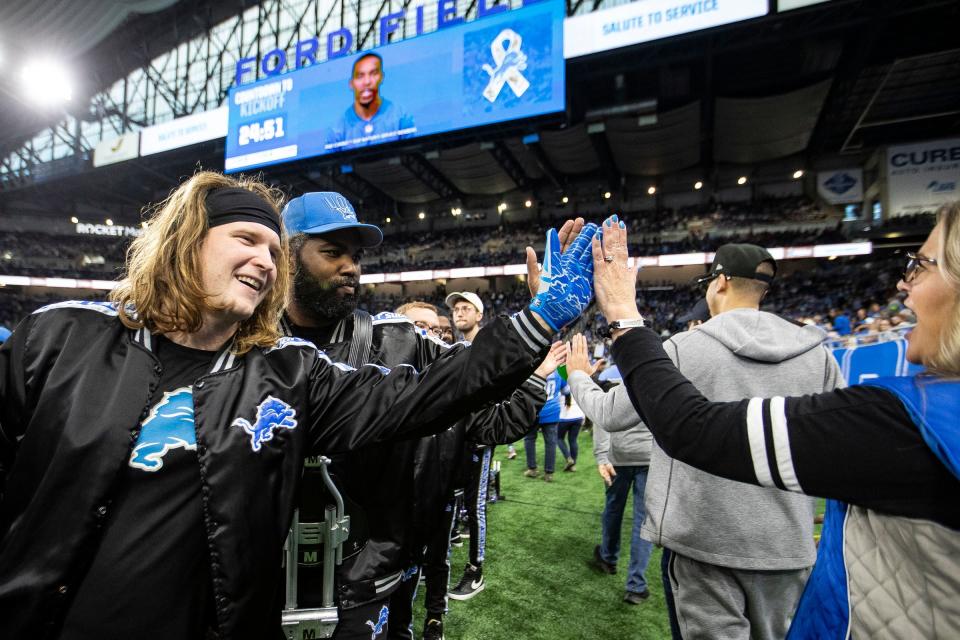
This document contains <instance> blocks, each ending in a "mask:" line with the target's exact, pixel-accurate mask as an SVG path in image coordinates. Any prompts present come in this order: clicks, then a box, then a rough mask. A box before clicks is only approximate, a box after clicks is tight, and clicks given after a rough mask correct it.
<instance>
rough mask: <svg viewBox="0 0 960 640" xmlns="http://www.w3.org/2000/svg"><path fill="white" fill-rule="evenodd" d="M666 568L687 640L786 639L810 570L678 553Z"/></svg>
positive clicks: (672, 556) (684, 636)
mask: <svg viewBox="0 0 960 640" xmlns="http://www.w3.org/2000/svg"><path fill="white" fill-rule="evenodd" d="M667 572H668V575H669V578H670V586H671V588H672V590H673V601H674V606H675V608H676V616H677V623H678V624H679V626H680V633H681V635H682V637H683V638H684V640H691V639H695V638H710V639H711V640H782V639H783V638H784V637H785V636H786V635H787V630H788V629H789V628H790V621H791V619H792V618H793V612H794V610H795V609H796V608H797V602H799V601H800V594H801V593H803V587H804V585H805V584H806V582H807V577H808V576H809V575H810V569H809V568H807V569H797V570H793V571H749V570H746V569H730V568H727V567H719V566H717V565H713V564H706V563H704V562H699V561H698V560H693V559H691V558H688V557H686V556H682V555H680V554H678V553H673V552H671V554H670V563H669V565H668V567H667Z"/></svg>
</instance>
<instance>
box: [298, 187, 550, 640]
mask: <svg viewBox="0 0 960 640" xmlns="http://www.w3.org/2000/svg"><path fill="white" fill-rule="evenodd" d="M283 216H284V224H285V226H286V228H287V230H288V233H289V234H290V236H291V237H290V249H291V251H290V253H291V260H292V264H291V269H292V272H293V277H292V291H291V294H292V295H291V302H290V304H289V307H288V310H287V314H286V316H285V318H284V327H283V329H284V332H285V333H287V334H288V335H292V336H296V337H299V338H306V339H309V340H311V341H312V342H314V343H315V344H316V345H318V346H320V347H321V348H322V349H323V350H324V351H325V352H326V353H328V354H329V355H330V356H331V357H338V358H341V359H343V360H344V361H348V360H349V363H350V364H351V365H353V366H359V365H360V364H363V363H374V364H379V365H383V366H386V367H391V368H392V367H396V366H398V365H411V366H413V367H414V368H416V369H418V370H420V369H422V368H424V367H426V366H427V365H428V364H429V363H430V362H432V361H434V360H435V359H437V358H438V357H440V355H441V354H443V353H445V352H447V351H449V350H450V349H451V348H452V349H463V348H465V345H463V344H460V345H459V346H456V345H455V346H453V347H450V346H449V345H447V344H445V343H443V342H442V341H441V340H439V339H438V338H437V337H436V336H434V335H432V334H431V333H429V332H427V331H423V330H420V329H418V328H417V327H416V326H415V325H414V324H413V323H412V322H411V321H410V320H409V319H408V318H406V317H405V316H400V315H396V314H393V313H381V314H378V315H375V316H372V317H371V316H370V315H368V314H366V313H364V312H362V311H359V310H357V309H356V306H357V298H358V290H359V279H360V271H361V267H360V260H361V258H362V257H363V250H364V249H367V248H371V247H375V246H377V245H379V244H380V242H381V241H382V239H383V234H382V232H381V231H380V229H379V228H377V227H376V226H373V225H367V224H363V223H361V222H359V221H358V220H357V216H356V213H355V212H354V210H353V207H352V206H351V205H350V202H349V201H348V200H347V199H346V198H344V197H343V196H342V195H340V194H338V193H330V192H317V193H307V194H305V195H303V196H300V197H299V198H294V199H293V200H291V201H290V203H289V204H288V205H287V207H286V209H285V210H284V212H283ZM544 385H545V382H544V380H543V378H542V376H537V375H536V374H535V375H533V376H531V378H530V379H529V380H528V381H527V382H525V383H524V384H523V385H521V387H520V388H518V389H517V390H516V391H515V392H514V393H513V395H512V396H510V401H509V402H504V403H501V404H500V405H497V409H496V410H494V411H493V413H496V415H495V416H491V417H490V419H478V420H475V421H474V423H472V425H471V427H470V428H466V429H464V430H462V431H463V432H464V433H462V434H461V435H460V436H459V438H460V439H459V441H458V443H455V444H452V445H449V446H448V445H447V443H446V438H444V440H443V442H441V441H439V440H435V439H433V438H426V439H424V440H410V441H406V442H401V443H394V444H392V445H391V446H389V447H365V448H363V449H360V450H358V451H355V452H351V453H349V454H344V455H340V456H333V457H332V460H333V463H332V465H331V467H330V471H331V474H332V475H333V477H334V479H335V482H336V484H337V486H338V488H339V489H340V490H341V492H342V493H343V494H344V499H345V502H346V507H347V513H348V514H349V515H350V518H351V522H350V537H349V539H348V540H347V541H346V542H345V543H344V549H343V556H344V561H343V564H341V565H340V566H338V567H337V569H336V571H337V583H338V584H337V599H338V607H339V624H338V626H337V629H336V631H335V633H334V637H335V638H340V639H344V638H364V639H366V638H370V637H371V628H375V629H379V630H382V631H383V632H384V634H383V636H380V635H377V637H387V638H396V639H400V638H412V635H411V633H412V632H411V629H410V626H411V624H410V623H411V620H410V615H411V613H412V611H411V609H410V593H411V591H410V590H409V589H406V588H402V587H409V586H410V585H411V584H413V581H414V580H416V579H417V569H418V566H417V565H419V563H420V561H421V559H422V558H421V554H420V553H419V552H418V549H417V547H418V546H420V547H421V548H422V541H423V539H424V536H425V532H424V531H420V530H419V529H421V528H422V527H423V526H424V524H423V522H424V520H423V519H421V518H418V517H417V514H423V513H426V514H429V516H430V517H427V518H426V521H431V520H432V516H433V515H435V513H434V512H436V511H437V509H433V508H431V505H428V504H427V503H428V502H433V501H434V497H435V496H432V495H426V493H425V492H423V491H415V490H414V486H418V487H423V486H428V485H431V483H429V482H425V480H424V474H433V475H436V476H437V480H438V481H439V479H440V474H441V472H442V468H443V464H444V463H443V462H442V460H443V455H444V454H443V452H444V451H447V449H450V448H454V449H457V450H459V447H462V439H463V437H470V438H471V439H475V440H479V441H483V440H484V439H486V440H489V441H491V442H492V441H499V440H498V439H503V438H508V439H510V440H515V439H517V438H518V437H520V435H522V434H516V433H507V434H504V433H503V430H504V427H503V425H505V424H529V423H530V422H532V417H533V416H535V415H536V412H537V410H538V408H539V405H540V404H542V402H543V389H544ZM528 414H529V415H528ZM476 415H480V414H476ZM448 434H453V432H452V431H448V432H446V434H445V436H446V435H448ZM427 441H429V442H427ZM415 478H416V479H418V480H415ZM415 483H416V485H415ZM321 487H322V483H321V481H320V476H319V469H317V468H316V467H312V466H311V461H310V460H309V459H308V460H307V463H306V470H305V477H304V487H303V490H302V491H301V494H302V495H303V499H302V500H301V504H300V521H301V522H319V521H322V520H323V513H324V509H325V506H326V504H328V501H327V499H326V495H325V492H324V491H323V490H322V489H321ZM441 506H442V505H441ZM426 526H427V527H430V526H432V525H431V524H428V525H426ZM416 541H420V542H419V543H417V542H416ZM313 551H314V550H313V549H312V548H310V547H305V548H302V549H301V553H300V557H299V569H298V594H299V597H300V602H299V603H298V604H299V606H301V607H309V606H319V604H320V587H321V584H322V565H320V564H318V563H317V562H316V561H314V560H312V558H314V557H316V556H315V555H314V554H313ZM441 592H445V589H441ZM391 602H392V603H393V604H396V605H397V606H396V607H394V606H392V605H391ZM394 609H396V610H397V611H396V613H395V611H394ZM397 614H398V615H399V616H400V618H399V619H398V618H397ZM388 618H389V622H388V623H385V621H387V619H388ZM431 622H432V624H430V623H431ZM425 627H426V628H425V631H424V635H425V637H436V638H440V637H442V633H443V632H442V603H441V605H440V610H439V611H436V612H435V613H434V614H433V620H432V621H431V620H428V621H427V624H425Z"/></svg>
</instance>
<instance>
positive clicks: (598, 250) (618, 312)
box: [592, 216, 640, 322]
mask: <svg viewBox="0 0 960 640" xmlns="http://www.w3.org/2000/svg"><path fill="white" fill-rule="evenodd" d="M601 237H602V238H603V241H602V242H601ZM592 251H593V269H594V287H595V288H596V294H597V304H598V305H599V306H600V311H601V313H603V315H604V316H605V317H606V318H607V320H609V321H611V322H612V321H614V320H627V319H631V318H639V317H640V311H639V310H638V309H637V268H636V267H635V266H634V267H628V266H627V227H626V225H625V224H624V223H623V222H619V221H618V220H617V219H616V216H614V217H611V218H608V219H607V220H606V221H604V223H603V229H602V232H601V233H598V234H597V235H596V236H595V237H594V238H593V243H592Z"/></svg>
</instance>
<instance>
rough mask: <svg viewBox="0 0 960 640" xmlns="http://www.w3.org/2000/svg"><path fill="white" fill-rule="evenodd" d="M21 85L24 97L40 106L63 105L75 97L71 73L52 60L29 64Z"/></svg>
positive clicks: (22, 76)
mask: <svg viewBox="0 0 960 640" xmlns="http://www.w3.org/2000/svg"><path fill="white" fill-rule="evenodd" d="M20 84H21V85H22V88H23V95H24V96H25V97H26V98H28V99H29V100H30V101H32V102H34V103H37V104H40V105H45V106H53V105H57V104H62V103H64V102H69V100H70V98H72V97H73V86H72V83H71V82H70V77H69V73H68V72H67V70H66V69H65V68H64V67H62V66H60V65H59V64H57V63H56V62H54V61H52V60H44V59H40V60H34V61H32V62H28V63H27V64H26V65H25V66H24V67H23V71H21V73H20Z"/></svg>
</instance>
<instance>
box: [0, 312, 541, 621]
mask: <svg viewBox="0 0 960 640" xmlns="http://www.w3.org/2000/svg"><path fill="white" fill-rule="evenodd" d="M152 342H153V340H152V336H151V335H150V333H149V332H148V331H146V330H144V329H140V330H138V331H132V330H129V329H127V328H125V327H124V326H123V325H122V324H121V323H120V321H119V320H118V318H117V313H116V310H115V308H114V307H113V306H112V305H109V304H105V303H89V302H68V303H60V304H56V305H50V306H48V307H45V308H43V309H41V310H39V311H37V312H35V313H34V314H33V315H31V316H29V317H28V318H27V319H25V320H24V321H23V322H22V323H21V324H20V326H19V327H18V328H17V330H16V331H15V332H14V334H13V335H12V336H11V338H10V339H9V340H8V341H7V342H6V343H5V344H4V345H3V346H2V347H0V483H2V484H0V487H2V492H3V493H2V498H0V637H2V638H25V637H31V638H45V637H55V635H56V633H57V630H58V628H59V624H60V621H61V620H62V617H63V613H64V611H65V610H66V608H67V607H68V606H69V602H70V597H71V595H72V589H74V588H75V587H76V585H77V584H79V582H80V580H81V579H82V577H83V574H84V571H85V569H86V567H87V565H88V563H89V561H90V559H91V557H92V554H93V553H94V552H95V548H96V543H97V539H98V536H99V532H100V530H101V527H102V525H103V523H104V522H106V521H107V519H108V518H109V517H110V505H111V494H112V490H113V486H114V484H115V482H116V480H117V478H118V477H119V476H120V474H119V472H120V470H121V469H122V467H123V465H124V464H126V463H127V460H128V459H129V457H130V454H131V450H132V448H133V445H134V443H135V441H136V438H137V435H138V432H139V425H140V422H141V420H143V419H144V418H145V417H146V415H147V411H148V405H149V400H150V396H151V394H152V391H153V390H154V389H155V386H156V385H157V384H158V382H159V379H160V373H161V367H160V362H159V361H158V359H157V358H156V357H155V356H154V354H153V353H152V351H151V345H152ZM548 345H549V334H548V332H546V331H542V330H540V327H539V324H537V323H536V322H534V321H533V318H532V317H531V316H530V314H529V312H528V311H524V312H523V313H522V314H517V315H515V316H513V317H511V318H509V319H507V318H504V319H499V320H497V321H495V322H493V323H492V324H491V325H490V327H488V328H486V329H484V330H483V331H482V332H481V335H480V336H479V337H478V340H477V341H476V342H475V343H474V344H473V347H472V348H470V349H462V350H455V351H452V352H450V353H449V354H445V355H442V356H440V357H439V358H438V359H437V360H436V361H435V362H434V364H433V365H431V367H429V368H428V369H426V370H423V371H420V372H419V373H418V371H417V370H415V369H414V368H413V367H397V368H395V369H393V370H392V371H388V370H386V369H384V368H381V367H377V366H364V367H361V368H360V369H358V370H356V371H354V370H351V369H350V368H349V367H347V366H345V365H339V364H336V363H333V362H332V361H331V360H330V359H329V358H328V357H327V356H326V355H325V354H323V353H322V352H320V351H318V350H317V349H316V347H314V346H313V345H312V344H310V343H308V342H306V341H303V340H298V339H295V338H282V339H280V340H279V341H278V342H277V343H276V344H275V345H274V346H273V347H271V348H263V349H254V350H252V351H250V352H248V353H247V354H245V355H243V356H234V355H232V354H231V353H229V351H228V349H226V348H225V349H224V350H223V351H222V352H221V353H220V355H219V357H217V358H216V361H215V364H214V365H213V367H212V369H211V371H210V372H209V373H208V374H206V375H204V376H202V377H200V378H199V379H198V380H197V381H196V382H195V384H194V392H193V399H194V412H195V425H196V435H197V457H198V459H199V464H200V470H201V480H202V482H203V503H204V520H205V526H206V531H207V537H208V539H209V545H210V572H211V576H212V579H213V595H214V602H215V609H216V620H215V626H216V632H218V634H219V635H221V636H222V637H226V638H251V639H254V638H256V639H257V640H260V639H262V638H265V637H273V636H277V635H279V633H280V631H279V623H280V608H279V607H278V606H277V604H278V603H279V602H281V597H280V588H281V582H282V575H281V572H280V570H279V564H280V557H281V550H282V547H283V542H284V539H285V537H286V535H287V530H288V528H289V526H290V520H291V516H292V510H293V506H294V497H295V494H296V492H297V488H298V484H299V481H300V476H301V467H302V464H303V459H304V457H305V456H308V455H316V454H327V453H337V452H346V451H351V450H354V449H357V448H359V447H362V446H363V445H366V444H370V443H374V442H384V441H389V440H394V439H402V438H410V437H419V436H423V435H427V434H430V433H435V432H439V431H442V430H444V429H446V427H447V426H448V425H449V424H450V421H451V418H452V417H459V416H461V415H465V414H467V413H469V412H471V411H474V410H476V409H478V408H480V407H482V406H483V405H485V404H487V403H488V402H490V401H491V400H495V399H497V398H499V397H502V396H503V395H505V393H507V392H508V391H509V390H510V389H513V388H515V387H517V386H518V385H520V384H521V383H522V382H523V381H524V380H525V379H526V378H527V377H528V376H529V375H530V373H531V372H532V371H533V369H534V368H535V367H536V365H537V363H538V362H539V360H540V359H541V358H542V357H543V356H544V355H545V353H546V350H547V347H548ZM268 398H273V399H276V400H279V401H280V402H281V403H282V404H283V405H284V406H285V407H286V410H285V414H286V417H287V418H288V419H287V421H286V425H287V426H285V427H281V426H277V425H275V424H273V423H272V422H271V420H270V418H269V417H268V416H267V415H266V412H263V411H261V409H262V408H263V407H264V406H265V404H266V401H267V400H268ZM291 419H292V421H293V427H290V426H289V425H290V424H291ZM130 615H134V616H135V615H136V612H135V611H131V612H130Z"/></svg>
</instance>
